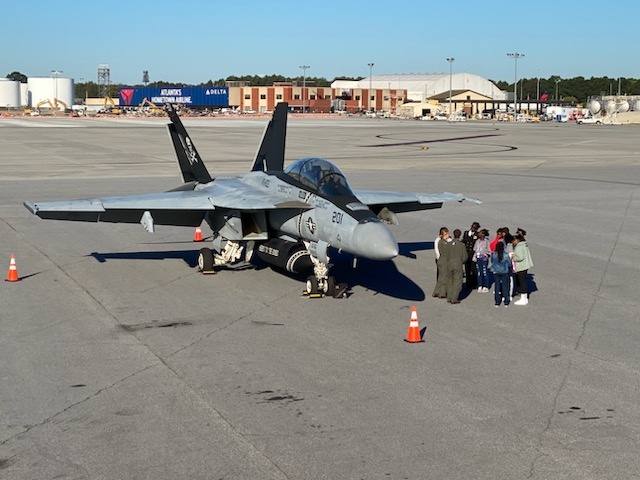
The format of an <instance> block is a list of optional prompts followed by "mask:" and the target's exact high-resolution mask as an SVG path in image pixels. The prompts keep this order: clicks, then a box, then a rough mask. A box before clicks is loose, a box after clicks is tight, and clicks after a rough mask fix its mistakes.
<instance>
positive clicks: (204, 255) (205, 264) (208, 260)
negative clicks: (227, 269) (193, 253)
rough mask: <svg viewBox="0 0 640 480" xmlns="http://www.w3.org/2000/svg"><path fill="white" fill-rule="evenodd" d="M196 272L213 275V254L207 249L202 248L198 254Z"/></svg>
mask: <svg viewBox="0 0 640 480" xmlns="http://www.w3.org/2000/svg"><path fill="white" fill-rule="evenodd" d="M198 270H200V271H201V272H202V273H215V271H214V270H213V252H212V251H211V249H209V248H202V249H201V250H200V252H199V253H198Z"/></svg>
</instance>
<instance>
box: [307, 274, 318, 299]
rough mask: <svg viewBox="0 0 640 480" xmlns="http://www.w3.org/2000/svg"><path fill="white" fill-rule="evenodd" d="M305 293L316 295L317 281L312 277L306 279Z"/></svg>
mask: <svg viewBox="0 0 640 480" xmlns="http://www.w3.org/2000/svg"><path fill="white" fill-rule="evenodd" d="M307 293H309V294H311V295H315V294H316V293H318V279H317V278H316V277H314V276H313V275H310V276H309V277H308V278H307Z"/></svg>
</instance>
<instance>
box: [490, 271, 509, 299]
mask: <svg viewBox="0 0 640 480" xmlns="http://www.w3.org/2000/svg"><path fill="white" fill-rule="evenodd" d="M509 277H510V275H509V274H508V273H494V274H493V278H494V280H495V284H494V291H493V294H494V298H495V301H496V305H500V304H501V303H502V299H503V298H504V304H505V305H509V300H510V298H511V293H510V292H509Z"/></svg>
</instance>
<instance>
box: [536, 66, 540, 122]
mask: <svg viewBox="0 0 640 480" xmlns="http://www.w3.org/2000/svg"><path fill="white" fill-rule="evenodd" d="M536 113H537V114H538V115H540V72H539V71H538V85H537V87H536Z"/></svg>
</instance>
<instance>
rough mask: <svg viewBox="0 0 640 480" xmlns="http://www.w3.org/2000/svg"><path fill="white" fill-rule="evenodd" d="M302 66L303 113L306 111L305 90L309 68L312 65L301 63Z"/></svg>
mask: <svg viewBox="0 0 640 480" xmlns="http://www.w3.org/2000/svg"><path fill="white" fill-rule="evenodd" d="M300 68H301V69H302V113H305V111H306V108H305V104H304V91H305V86H306V81H307V68H311V67H310V66H309V65H300Z"/></svg>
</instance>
